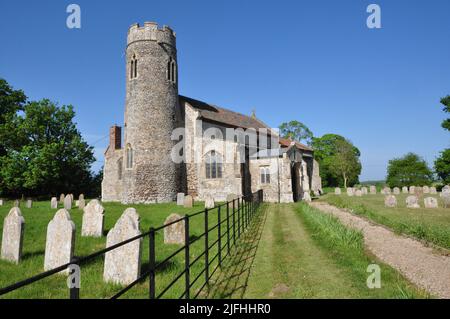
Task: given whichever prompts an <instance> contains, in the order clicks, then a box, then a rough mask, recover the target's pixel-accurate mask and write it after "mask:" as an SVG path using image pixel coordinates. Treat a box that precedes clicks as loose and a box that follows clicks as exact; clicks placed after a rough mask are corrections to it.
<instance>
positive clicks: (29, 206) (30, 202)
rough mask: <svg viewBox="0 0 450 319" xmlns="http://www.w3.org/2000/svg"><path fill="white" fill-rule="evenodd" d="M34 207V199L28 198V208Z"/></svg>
mask: <svg viewBox="0 0 450 319" xmlns="http://www.w3.org/2000/svg"><path fill="white" fill-rule="evenodd" d="M32 207H33V200H31V199H27V202H26V208H32Z"/></svg>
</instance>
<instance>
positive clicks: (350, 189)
mask: <svg viewBox="0 0 450 319" xmlns="http://www.w3.org/2000/svg"><path fill="white" fill-rule="evenodd" d="M353 195H354V193H353V188H351V187H348V188H347V196H353Z"/></svg>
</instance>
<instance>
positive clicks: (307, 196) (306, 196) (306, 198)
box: [302, 191, 311, 203]
mask: <svg viewBox="0 0 450 319" xmlns="http://www.w3.org/2000/svg"><path fill="white" fill-rule="evenodd" d="M302 199H303V201H305V202H307V203H311V194H310V193H309V192H308V191H306V192H304V193H303V198H302Z"/></svg>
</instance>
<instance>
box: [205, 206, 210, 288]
mask: <svg viewBox="0 0 450 319" xmlns="http://www.w3.org/2000/svg"><path fill="white" fill-rule="evenodd" d="M205 281H206V286H207V287H208V286H209V225H208V208H206V209H205Z"/></svg>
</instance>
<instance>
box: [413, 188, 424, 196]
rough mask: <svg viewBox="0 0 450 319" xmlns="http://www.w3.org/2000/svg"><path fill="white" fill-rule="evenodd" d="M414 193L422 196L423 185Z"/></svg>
mask: <svg viewBox="0 0 450 319" xmlns="http://www.w3.org/2000/svg"><path fill="white" fill-rule="evenodd" d="M414 194H415V195H416V196H421V195H422V194H423V188H422V186H417V187H416V189H415V192H414Z"/></svg>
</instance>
